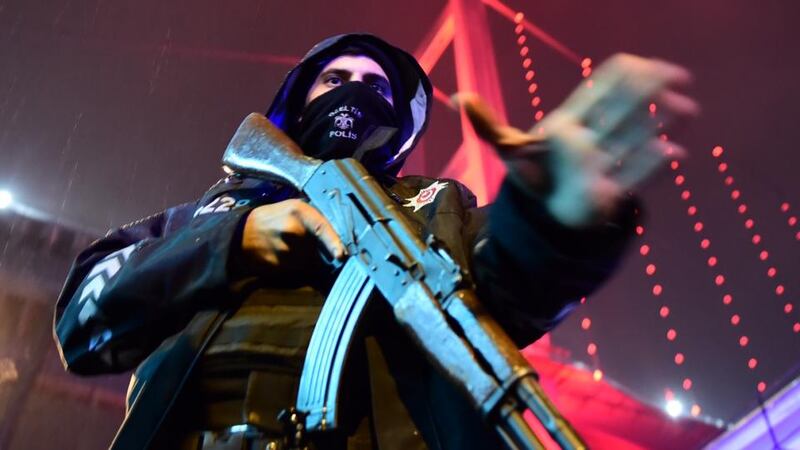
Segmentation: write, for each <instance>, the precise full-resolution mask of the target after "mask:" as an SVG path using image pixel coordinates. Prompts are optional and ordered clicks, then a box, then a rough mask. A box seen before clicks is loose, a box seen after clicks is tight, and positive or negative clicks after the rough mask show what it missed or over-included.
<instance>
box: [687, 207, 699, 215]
mask: <svg viewBox="0 0 800 450" xmlns="http://www.w3.org/2000/svg"><path fill="white" fill-rule="evenodd" d="M686 213H687V214H689V215H690V216H693V215H695V214H697V207H696V206H694V205H692V206H690V207H689V208H688V209H687V210H686Z"/></svg>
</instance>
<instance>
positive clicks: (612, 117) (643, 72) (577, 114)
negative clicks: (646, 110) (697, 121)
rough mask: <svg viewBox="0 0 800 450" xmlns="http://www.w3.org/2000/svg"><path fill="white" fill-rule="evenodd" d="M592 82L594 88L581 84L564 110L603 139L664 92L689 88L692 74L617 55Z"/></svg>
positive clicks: (679, 69)
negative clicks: (608, 132)
mask: <svg viewBox="0 0 800 450" xmlns="http://www.w3.org/2000/svg"><path fill="white" fill-rule="evenodd" d="M591 79H592V85H591V87H589V85H588V84H587V83H582V84H581V86H580V87H579V88H578V89H576V90H575V91H574V92H573V93H572V94H571V95H570V97H569V98H567V100H566V101H565V102H564V104H563V105H562V108H564V111H565V112H568V113H569V114H571V115H572V116H573V117H574V118H575V119H576V120H578V121H580V122H582V123H585V124H586V125H587V126H589V127H591V128H596V129H597V131H598V133H600V134H601V135H604V134H606V129H613V128H615V127H616V126H617V125H618V124H619V123H620V122H622V121H624V120H625V118H626V117H627V116H628V115H629V114H631V113H632V112H634V111H637V110H638V109H639V108H640V107H642V106H643V105H645V104H647V103H649V102H650V101H653V100H655V99H657V98H658V96H659V94H660V93H661V92H664V91H669V90H671V89H673V88H676V87H682V86H685V85H687V84H688V83H689V82H690V81H691V74H690V72H689V71H688V70H686V69H685V68H683V67H681V66H678V65H676V64H672V63H668V62H666V61H661V60H657V59H649V58H641V57H638V56H633V55H627V54H618V55H615V56H613V57H612V58H610V59H609V60H608V61H607V62H605V63H603V64H602V65H601V66H600V67H599V68H598V69H597V70H596V71H595V73H594V75H593V76H592V78H591ZM670 106H671V105H665V107H667V108H669V107H670ZM678 106H679V107H680V106H681V105H678ZM678 112H679V111H676V113H678ZM600 122H604V123H600Z"/></svg>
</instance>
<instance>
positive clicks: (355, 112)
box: [290, 82, 398, 173]
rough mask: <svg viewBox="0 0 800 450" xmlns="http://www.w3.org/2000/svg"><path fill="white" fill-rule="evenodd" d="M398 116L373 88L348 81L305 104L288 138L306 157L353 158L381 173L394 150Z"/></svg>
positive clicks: (325, 158) (371, 169) (368, 168)
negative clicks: (295, 143) (291, 139)
mask: <svg viewBox="0 0 800 450" xmlns="http://www.w3.org/2000/svg"><path fill="white" fill-rule="evenodd" d="M397 130H398V125H397V115H396V113H395V111H394V108H393V107H392V105H390V104H389V102H388V101H386V99H384V98H383V97H382V96H381V95H380V94H378V93H377V92H376V91H375V89H373V88H372V87H370V86H368V85H366V84H364V83H361V82H348V83H344V84H343V85H341V86H339V87H337V88H335V89H333V90H331V91H328V92H326V93H324V94H322V95H320V96H319V97H317V98H315V99H314V100H312V101H311V102H310V103H309V104H308V105H306V107H305V109H304V110H303V114H302V116H301V119H300V121H299V123H297V124H296V125H295V127H294V129H293V130H291V131H290V135H291V136H292V137H293V138H294V139H295V141H297V144H298V145H299V146H300V148H302V149H303V151H304V152H305V154H306V155H308V156H311V157H314V158H318V159H322V160H329V159H341V158H350V157H352V158H355V159H357V160H359V161H361V163H362V164H364V166H365V167H366V168H367V170H369V171H370V172H375V173H378V172H381V171H382V169H383V168H384V167H385V165H386V163H387V162H388V161H389V160H391V158H392V157H393V156H394V151H395V150H396V148H397V142H396V141H397V140H398V138H397V137H396V135H397V134H398V133H397Z"/></svg>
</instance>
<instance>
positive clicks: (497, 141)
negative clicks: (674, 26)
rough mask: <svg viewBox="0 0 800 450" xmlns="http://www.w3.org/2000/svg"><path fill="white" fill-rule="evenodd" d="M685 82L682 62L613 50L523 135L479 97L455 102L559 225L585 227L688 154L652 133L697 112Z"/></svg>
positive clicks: (458, 98)
mask: <svg viewBox="0 0 800 450" xmlns="http://www.w3.org/2000/svg"><path fill="white" fill-rule="evenodd" d="M690 79H691V75H690V73H689V71H688V70H686V69H685V68H683V67H680V66H677V65H674V64H671V63H668V62H665V61H660V60H656V59H648V58H641V57H638V56H633V55H628V54H617V55H615V56H613V57H611V58H610V59H609V60H608V61H606V62H605V63H603V64H602V65H601V66H600V67H598V68H597V70H596V71H595V72H594V75H593V76H592V77H591V84H589V83H588V82H583V83H581V85H580V86H578V88H576V89H575V90H574V91H573V92H572V94H571V95H570V96H569V97H568V98H567V100H566V101H564V103H563V104H561V105H560V106H559V107H558V108H556V109H555V110H553V111H552V112H550V114H548V115H547V116H545V118H544V119H543V120H542V121H541V122H540V123H539V124H538V125H537V126H535V127H534V128H532V129H531V130H530V131H529V132H527V133H526V132H524V131H521V130H519V129H517V128H514V127H511V126H508V125H505V124H501V123H499V122H498V120H497V119H496V118H495V115H494V113H493V112H492V111H491V109H490V108H489V107H488V106H487V105H486V104H485V103H483V101H482V100H481V99H480V98H479V97H478V96H477V95H474V94H457V95H456V96H454V98H453V101H454V102H455V103H456V104H458V105H460V106H463V107H464V108H465V110H466V112H467V115H468V117H469V119H470V121H471V122H472V124H473V127H474V128H475V131H476V132H477V133H478V135H479V136H481V137H482V138H484V139H486V140H487V141H489V142H490V143H492V144H494V146H495V148H497V150H498V153H499V154H500V156H501V157H502V158H503V160H504V161H505V163H506V166H507V168H508V176H509V179H510V180H511V181H513V182H514V183H515V184H517V185H518V186H520V187H521V188H523V189H524V190H526V191H528V192H530V193H531V194H533V195H535V196H537V197H539V198H541V199H542V200H543V202H544V204H545V205H546V207H547V209H548V211H549V212H550V213H551V215H552V216H553V217H554V218H555V219H556V220H558V221H559V222H560V223H562V224H564V225H567V226H571V227H584V226H589V225H592V224H594V223H598V222H602V221H603V220H604V219H607V218H610V217H612V216H613V213H614V210H615V206H616V205H617V204H618V203H619V199H620V198H621V197H622V196H623V194H624V193H625V192H626V191H628V190H630V189H632V188H633V187H635V186H636V185H637V184H639V183H641V182H642V181H643V180H645V179H647V178H648V177H650V176H651V175H652V174H653V172H654V171H655V169H656V168H658V166H659V165H660V163H662V162H663V161H665V160H666V159H667V158H680V157H682V156H683V155H684V154H685V150H684V149H683V148H682V147H680V146H679V145H678V144H676V143H674V142H671V141H668V140H662V139H659V138H658V137H657V135H658V134H660V133H664V132H665V130H666V129H667V127H668V126H669V124H670V123H672V122H673V121H674V119H676V118H679V117H685V116H691V115H695V114H697V112H698V111H699V108H698V105H697V103H695V101H694V100H692V99H691V98H689V97H687V96H685V95H682V94H680V93H678V92H676V91H675V90H673V88H674V87H679V86H683V85H686V84H688V82H689V81H690ZM650 103H655V104H656V105H657V109H656V111H657V114H654V113H653V112H652V111H651V110H650V108H649V105H650Z"/></svg>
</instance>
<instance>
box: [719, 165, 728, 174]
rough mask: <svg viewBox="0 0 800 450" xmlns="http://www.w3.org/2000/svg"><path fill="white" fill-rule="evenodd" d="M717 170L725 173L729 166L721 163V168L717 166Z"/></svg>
mask: <svg viewBox="0 0 800 450" xmlns="http://www.w3.org/2000/svg"><path fill="white" fill-rule="evenodd" d="M717 170H719V171H720V172H725V171H726V170H728V165H727V164H725V163H719V166H717Z"/></svg>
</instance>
